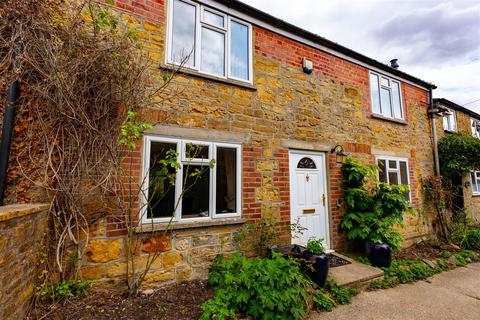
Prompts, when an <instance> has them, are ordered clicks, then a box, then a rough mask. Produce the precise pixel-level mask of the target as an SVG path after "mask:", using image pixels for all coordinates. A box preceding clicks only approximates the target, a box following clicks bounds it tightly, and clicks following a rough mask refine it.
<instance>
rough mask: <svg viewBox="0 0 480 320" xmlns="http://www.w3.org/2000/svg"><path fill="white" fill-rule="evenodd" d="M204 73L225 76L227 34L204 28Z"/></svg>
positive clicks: (202, 67)
mask: <svg viewBox="0 0 480 320" xmlns="http://www.w3.org/2000/svg"><path fill="white" fill-rule="evenodd" d="M201 60H202V63H201V69H202V71H205V72H208V73H211V74H215V75H219V76H224V75H225V34H223V33H221V32H217V31H214V30H211V29H208V28H205V27H203V28H202V58H201Z"/></svg>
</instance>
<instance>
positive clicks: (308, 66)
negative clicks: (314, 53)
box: [302, 58, 313, 74]
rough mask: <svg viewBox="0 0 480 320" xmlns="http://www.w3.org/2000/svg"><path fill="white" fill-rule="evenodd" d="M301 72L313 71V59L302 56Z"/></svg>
mask: <svg viewBox="0 0 480 320" xmlns="http://www.w3.org/2000/svg"><path fill="white" fill-rule="evenodd" d="M302 66H303V72H305V73H306V74H310V73H312V72H313V61H312V60H310V59H307V58H303V63H302Z"/></svg>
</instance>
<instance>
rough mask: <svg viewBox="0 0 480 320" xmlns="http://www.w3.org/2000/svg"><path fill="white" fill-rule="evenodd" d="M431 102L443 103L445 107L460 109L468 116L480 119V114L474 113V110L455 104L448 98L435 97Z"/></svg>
mask: <svg viewBox="0 0 480 320" xmlns="http://www.w3.org/2000/svg"><path fill="white" fill-rule="evenodd" d="M433 102H434V103H441V104H443V105H445V106H446V107H448V108H451V109H454V110H456V111H461V112H464V113H466V114H468V115H469V116H471V117H473V118H475V119H478V120H480V114H478V113H476V112H475V111H472V110H470V109H467V108H465V107H462V106H461V105H458V104H456V103H455V102H452V101H450V100H448V99H445V98H435V99H433Z"/></svg>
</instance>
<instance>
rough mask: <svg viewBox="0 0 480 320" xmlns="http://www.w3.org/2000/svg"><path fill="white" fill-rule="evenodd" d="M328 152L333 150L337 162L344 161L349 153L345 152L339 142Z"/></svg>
mask: <svg viewBox="0 0 480 320" xmlns="http://www.w3.org/2000/svg"><path fill="white" fill-rule="evenodd" d="M330 152H331V153H334V152H335V155H336V161H337V163H346V162H347V157H348V156H349V155H350V153H348V152H345V151H344V150H343V147H342V146H341V145H339V144H338V145H336V146H335V147H334V148H333V149H332V150H331V151H330Z"/></svg>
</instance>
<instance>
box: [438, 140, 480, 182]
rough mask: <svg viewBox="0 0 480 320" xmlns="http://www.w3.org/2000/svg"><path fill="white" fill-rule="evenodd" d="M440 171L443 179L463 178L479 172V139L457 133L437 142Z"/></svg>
mask: <svg viewBox="0 0 480 320" xmlns="http://www.w3.org/2000/svg"><path fill="white" fill-rule="evenodd" d="M438 153H439V157H440V171H441V174H442V176H443V177H446V178H452V177H463V176H465V175H467V174H468V173H470V171H473V170H480V139H477V138H475V137H473V136H472V135H469V134H466V133H463V132H458V133H453V134H449V135H446V136H445V137H443V138H441V139H440V140H439V141H438Z"/></svg>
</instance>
